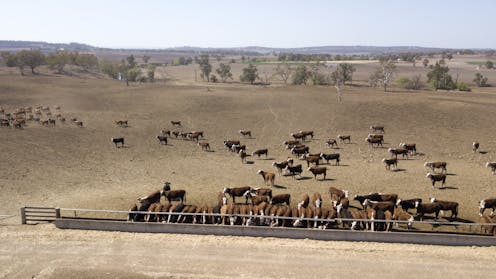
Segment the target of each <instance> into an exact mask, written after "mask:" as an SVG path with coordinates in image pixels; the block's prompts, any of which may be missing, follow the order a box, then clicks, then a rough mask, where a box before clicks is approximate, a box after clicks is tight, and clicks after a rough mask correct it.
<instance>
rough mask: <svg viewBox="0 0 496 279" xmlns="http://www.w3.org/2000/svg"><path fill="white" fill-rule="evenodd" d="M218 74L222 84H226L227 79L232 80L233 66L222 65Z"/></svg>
mask: <svg viewBox="0 0 496 279" xmlns="http://www.w3.org/2000/svg"><path fill="white" fill-rule="evenodd" d="M216 72H217V74H218V75H219V77H220V79H221V80H222V82H226V80H227V79H232V73H231V65H229V64H224V63H220V64H219V68H218V69H217V70H216Z"/></svg>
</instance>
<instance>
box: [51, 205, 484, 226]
mask: <svg viewBox="0 0 496 279" xmlns="http://www.w3.org/2000/svg"><path fill="white" fill-rule="evenodd" d="M55 210H60V211H72V212H74V213H75V214H76V212H95V213H96V212H99V213H117V214H129V213H132V214H142V215H177V216H200V217H201V216H208V217H242V218H253V217H258V218H264V219H271V220H273V219H278V220H301V221H318V222H336V221H344V222H377V223H398V224H424V225H439V226H494V223H464V222H434V221H416V220H414V221H401V220H378V219H374V220H371V219H353V218H334V219H320V218H300V217H285V216H270V215H248V214H220V213H181V212H149V211H129V210H108V209H82V208H56V209H55Z"/></svg>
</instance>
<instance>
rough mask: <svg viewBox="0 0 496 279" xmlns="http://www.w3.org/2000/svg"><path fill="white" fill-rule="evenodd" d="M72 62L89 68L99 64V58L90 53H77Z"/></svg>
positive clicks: (86, 68)
mask: <svg viewBox="0 0 496 279" xmlns="http://www.w3.org/2000/svg"><path fill="white" fill-rule="evenodd" d="M76 54H77V53H76ZM71 63H73V64H75V65H77V66H80V67H82V68H83V69H85V70H88V69H90V68H95V67H97V66H98V58H97V57H96V56H95V55H94V54H89V53H83V54H77V56H76V57H75V59H74V61H73V62H71Z"/></svg>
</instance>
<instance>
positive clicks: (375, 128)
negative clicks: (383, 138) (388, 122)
mask: <svg viewBox="0 0 496 279" xmlns="http://www.w3.org/2000/svg"><path fill="white" fill-rule="evenodd" d="M370 130H372V131H373V132H374V133H375V132H382V133H385V132H386V131H384V126H379V125H372V126H370Z"/></svg>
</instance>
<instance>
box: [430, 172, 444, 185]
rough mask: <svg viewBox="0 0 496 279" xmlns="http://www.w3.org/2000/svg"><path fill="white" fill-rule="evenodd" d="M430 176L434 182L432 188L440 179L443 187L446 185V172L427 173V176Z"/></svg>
mask: <svg viewBox="0 0 496 279" xmlns="http://www.w3.org/2000/svg"><path fill="white" fill-rule="evenodd" d="M425 177H427V178H429V179H430V180H431V182H432V188H434V186H435V184H436V182H438V181H440V182H441V188H445V187H446V174H444V173H427V175H426V176H425Z"/></svg>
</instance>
